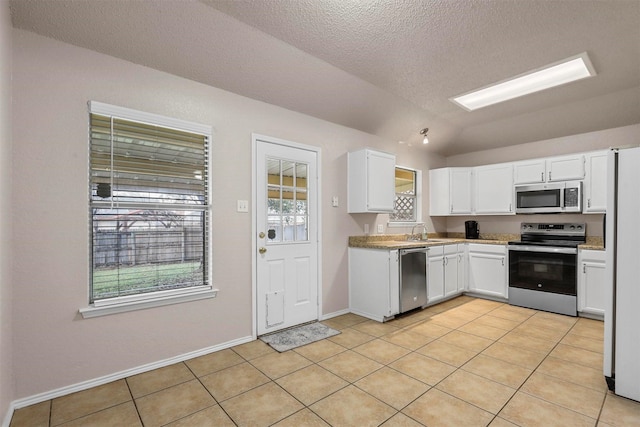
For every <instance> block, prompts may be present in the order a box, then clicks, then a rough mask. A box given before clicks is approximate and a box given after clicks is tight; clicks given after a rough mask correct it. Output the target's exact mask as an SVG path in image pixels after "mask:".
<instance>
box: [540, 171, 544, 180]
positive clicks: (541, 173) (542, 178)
mask: <svg viewBox="0 0 640 427" xmlns="http://www.w3.org/2000/svg"><path fill="white" fill-rule="evenodd" d="M540 182H544V172H540Z"/></svg>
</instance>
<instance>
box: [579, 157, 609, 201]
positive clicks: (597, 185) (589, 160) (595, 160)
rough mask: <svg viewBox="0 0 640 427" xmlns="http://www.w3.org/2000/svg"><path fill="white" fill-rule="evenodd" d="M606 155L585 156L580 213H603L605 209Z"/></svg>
mask: <svg viewBox="0 0 640 427" xmlns="http://www.w3.org/2000/svg"><path fill="white" fill-rule="evenodd" d="M607 153H608V151H607V150H605V151H595V152H593V153H587V154H585V166H586V173H585V177H584V185H583V194H584V200H583V202H582V212H584V213H604V212H605V211H606V208H607Z"/></svg>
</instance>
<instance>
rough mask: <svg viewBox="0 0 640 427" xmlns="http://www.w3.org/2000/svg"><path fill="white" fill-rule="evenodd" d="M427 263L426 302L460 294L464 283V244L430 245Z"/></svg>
mask: <svg viewBox="0 0 640 427" xmlns="http://www.w3.org/2000/svg"><path fill="white" fill-rule="evenodd" d="M427 263H428V266H427V276H428V280H427V304H429V305H431V304H435V303H437V302H439V301H442V300H444V299H448V298H451V297H454V296H456V295H460V294H462V292H463V291H464V285H465V283H466V257H465V245H464V244H454V245H444V246H432V247H430V248H429V252H428V257H427Z"/></svg>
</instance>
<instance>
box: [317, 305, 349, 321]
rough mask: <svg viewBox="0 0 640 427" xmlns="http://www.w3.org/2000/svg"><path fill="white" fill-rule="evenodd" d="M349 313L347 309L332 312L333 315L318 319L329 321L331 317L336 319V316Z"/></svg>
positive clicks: (325, 315)
mask: <svg viewBox="0 0 640 427" xmlns="http://www.w3.org/2000/svg"><path fill="white" fill-rule="evenodd" d="M349 313H351V311H350V310H349V309H348V308H345V309H344V310H339V311H334V312H333V313H329V314H324V315H322V316H321V317H320V321H322V320H329V319H331V318H333V317H338V316H342V315H343V314H349Z"/></svg>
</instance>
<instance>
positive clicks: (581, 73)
mask: <svg viewBox="0 0 640 427" xmlns="http://www.w3.org/2000/svg"><path fill="white" fill-rule="evenodd" d="M595 75H596V72H595V70H594V69H593V65H592V64H591V61H589V57H588V56H587V53H586V52H584V53H582V54H580V55H576V56H572V57H571V58H567V59H565V60H563V61H560V62H556V63H553V64H550V65H547V66H545V67H542V68H540V69H538V70H534V71H530V72H528V73H525V74H521V75H519V76H517V77H514V78H511V79H508V80H505V81H502V82H499V83H495V84H493V85H491V86H487V87H485V88H483V89H479V90H476V91H473V92H469V93H467V94H464V95H460V96H456V97H455V98H451V101H453V102H454V103H456V104H458V105H460V106H461V107H462V108H464V109H465V110H468V111H473V110H477V109H478V108H483V107H486V106H488V105H493V104H497V103H499V102H503V101H508V100H510V99H513V98H517V97H520V96H524V95H528V94H530V93H534V92H539V91H542V90H545V89H549V88H552V87H555V86H560V85H563V84H566V83H570V82H574V81H576V80H581V79H584V78H587V77H591V76H595Z"/></svg>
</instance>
